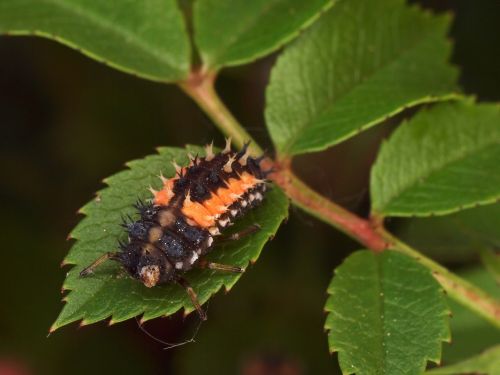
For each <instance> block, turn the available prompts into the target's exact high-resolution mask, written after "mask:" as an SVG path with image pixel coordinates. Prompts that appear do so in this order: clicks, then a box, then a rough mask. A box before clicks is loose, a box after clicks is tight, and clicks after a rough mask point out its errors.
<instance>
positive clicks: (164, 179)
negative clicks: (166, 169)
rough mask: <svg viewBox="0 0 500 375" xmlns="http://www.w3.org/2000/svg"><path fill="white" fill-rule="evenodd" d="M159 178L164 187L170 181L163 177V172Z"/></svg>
mask: <svg viewBox="0 0 500 375" xmlns="http://www.w3.org/2000/svg"><path fill="white" fill-rule="evenodd" d="M158 177H159V178H160V180H161V182H162V184H163V185H165V183H166V182H167V181H168V178H165V176H163V173H161V171H160V175H159V176H158Z"/></svg>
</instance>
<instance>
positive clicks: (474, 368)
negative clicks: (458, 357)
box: [426, 345, 500, 375]
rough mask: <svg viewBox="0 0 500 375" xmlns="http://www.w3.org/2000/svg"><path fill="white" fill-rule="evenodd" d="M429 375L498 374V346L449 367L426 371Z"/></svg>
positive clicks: (499, 371)
mask: <svg viewBox="0 0 500 375" xmlns="http://www.w3.org/2000/svg"><path fill="white" fill-rule="evenodd" d="M426 374H429V375H450V374H490V375H495V374H496V375H498V374H500V345H497V346H494V347H493V348H490V349H488V350H486V351H484V352H483V353H481V354H479V355H477V356H474V357H472V358H469V359H466V360H465V361H462V362H459V363H457V364H454V365H451V366H445V367H440V368H436V369H433V370H430V371H427V372H426Z"/></svg>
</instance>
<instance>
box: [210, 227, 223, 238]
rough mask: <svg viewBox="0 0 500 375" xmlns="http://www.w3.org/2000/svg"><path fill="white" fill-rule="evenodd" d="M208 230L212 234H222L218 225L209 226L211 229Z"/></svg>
mask: <svg viewBox="0 0 500 375" xmlns="http://www.w3.org/2000/svg"><path fill="white" fill-rule="evenodd" d="M208 232H209V233H210V234H211V235H212V236H218V235H219V234H220V231H219V228H217V227H212V228H209V229H208Z"/></svg>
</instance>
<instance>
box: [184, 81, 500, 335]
mask: <svg viewBox="0 0 500 375" xmlns="http://www.w3.org/2000/svg"><path fill="white" fill-rule="evenodd" d="M214 81H215V74H211V73H203V72H193V73H192V74H191V76H190V77H189V79H188V80H186V81H185V82H183V83H181V84H180V87H181V88H182V89H183V90H184V91H185V92H186V93H187V94H188V95H189V96H190V97H191V98H193V100H194V101H195V102H196V103H198V105H199V106H200V107H201V108H202V109H203V110H204V111H205V113H206V114H207V115H208V116H209V117H210V118H211V119H212V120H213V122H214V123H215V125H216V126H217V127H218V128H219V129H220V130H221V131H222V132H223V133H224V134H225V135H226V136H229V137H232V139H233V143H234V144H235V145H236V146H237V147H239V148H241V147H242V146H243V143H244V142H246V141H252V143H251V146H250V147H251V152H252V153H253V154H254V155H260V154H262V149H261V148H260V147H259V145H258V144H257V143H255V141H253V140H252V137H251V136H250V135H249V134H248V133H247V132H246V131H245V129H244V128H243V127H242V126H241V125H240V124H239V123H238V121H237V120H236V119H235V118H234V117H233V115H232V114H231V113H230V112H229V110H228V109H227V108H226V106H225V105H224V103H223V102H222V101H221V100H220V98H219V96H218V95H217V92H216V91H215V88H214ZM267 163H272V167H273V169H274V173H273V174H272V175H271V176H270V178H271V179H272V180H273V182H274V183H275V184H276V185H278V186H279V187H280V188H282V189H283V191H284V192H285V193H286V194H287V196H288V197H289V198H290V199H291V200H292V203H293V204H295V205H296V206H298V207H300V208H301V209H303V210H304V211H306V212H308V213H309V214H311V215H313V216H315V217H316V218H318V219H320V220H322V221H324V222H326V223H327V224H330V225H331V226H333V227H335V228H337V229H339V230H341V231H342V232H344V233H346V234H347V235H348V236H350V237H351V238H353V239H355V240H357V241H359V242H360V243H361V244H363V245H364V246H366V247H367V248H368V249H371V250H373V251H377V252H380V251H383V250H385V249H391V250H394V251H399V252H402V253H405V254H407V255H409V256H411V257H413V258H415V259H416V260H417V261H418V262H420V263H421V264H422V265H424V266H426V267H427V268H428V269H429V270H431V271H432V272H433V275H434V277H435V278H436V279H437V280H438V281H439V282H440V284H441V286H442V287H443V289H444V290H445V291H446V292H447V293H448V295H449V296H450V297H451V298H453V299H454V300H456V301H457V302H459V303H461V304H462V305H464V306H465V307H467V308H469V309H470V310H472V311H474V312H475V313H477V314H478V315H480V316H482V317H483V318H485V319H486V320H488V321H489V322H491V323H492V324H493V325H495V326H496V327H498V328H500V303H499V302H498V301H497V300H495V299H494V298H493V297H491V296H489V295H488V294H487V293H485V292H484V291H482V290H481V289H479V288H477V287H475V286H474V285H472V284H470V283H469V282H467V281H466V280H464V279H462V278H460V277H458V276H457V275H455V274H453V273H452V272H450V271H449V270H447V269H446V268H445V267H443V266H441V265H440V264H438V263H436V262H434V261H433V260H431V259H429V258H427V257H425V256H424V255H423V254H421V253H420V252H418V251H417V250H415V249H413V248H412V247H410V246H409V245H407V244H405V243H404V242H402V241H401V240H399V239H398V238H396V237H394V236H393V235H392V234H391V233H389V232H387V231H386V230H385V229H384V227H383V219H382V218H377V217H373V218H371V219H370V220H367V219H363V218H361V217H359V216H357V215H355V214H353V213H352V212H350V211H347V210H346V209H344V208H342V207H340V206H339V205H337V204H335V203H334V202H332V201H330V200H329V199H327V198H325V197H323V196H321V195H320V194H318V193H317V192H315V191H314V190H312V189H311V188H310V187H309V186H307V185H306V184H305V183H304V182H303V181H301V180H300V179H299V178H298V177H297V176H295V175H294V174H293V172H292V170H291V161H290V160H289V159H286V158H285V159H280V160H277V161H274V162H271V161H269V160H268V161H267Z"/></svg>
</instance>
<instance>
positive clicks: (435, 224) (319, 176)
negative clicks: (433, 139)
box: [0, 0, 500, 375]
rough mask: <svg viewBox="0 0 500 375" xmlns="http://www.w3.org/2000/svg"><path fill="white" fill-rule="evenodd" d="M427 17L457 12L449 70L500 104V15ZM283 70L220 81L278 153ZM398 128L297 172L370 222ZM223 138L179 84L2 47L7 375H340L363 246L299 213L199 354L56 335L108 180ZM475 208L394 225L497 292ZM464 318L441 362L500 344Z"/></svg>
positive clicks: (0, 277)
mask: <svg viewBox="0 0 500 375" xmlns="http://www.w3.org/2000/svg"><path fill="white" fill-rule="evenodd" d="M422 3H423V4H424V5H425V6H426V7H432V8H433V9H434V10H435V11H439V12H442V11H451V12H453V13H454V14H455V20H454V23H453V28H452V30H451V33H450V38H451V39H452V40H454V42H455V51H454V54H453V56H452V62H453V63H454V64H456V65H457V66H459V67H460V69H461V84H462V87H463V88H464V90H465V91H466V92H467V93H470V94H475V95H477V97H478V98H479V99H480V100H488V101H498V100H500V90H499V89H498V87H499V85H500V50H499V48H500V47H499V46H500V43H499V35H500V22H499V21H500V19H499V15H500V3H499V2H498V1H496V0H481V1H478V0H476V1H467V0H460V1H430V0H429V1H424V2H422ZM275 58H276V56H275V55H273V56H270V57H267V58H264V59H261V60H259V61H257V62H255V63H253V64H250V65H247V66H244V67H239V68H232V69H226V70H224V71H223V72H222V73H221V75H220V78H219V80H218V82H217V85H218V89H219V91H220V94H221V96H222V97H223V99H224V100H225V101H226V103H227V104H228V106H229V108H230V109H231V110H232V111H233V112H234V114H235V115H236V117H237V118H238V119H239V120H240V121H241V122H242V123H243V124H244V125H245V126H246V127H247V128H248V130H249V131H250V133H251V134H252V135H253V136H254V137H255V138H256V139H257V140H258V141H259V142H260V143H261V144H262V145H263V146H264V147H267V149H268V150H272V147H271V144H270V141H269V137H268V135H267V133H266V130H265V127H264V118H263V108H264V102H265V97H264V93H265V87H266V84H267V81H268V76H269V71H270V69H271V67H272V65H273V63H274V60H275ZM410 114H411V113H405V114H404V116H408V115H410ZM400 120H401V116H400V117H399V118H397V119H393V120H392V121H391V122H390V123H386V124H384V125H382V126H378V127H376V128H374V129H372V130H370V131H367V132H365V133H363V134H362V135H361V136H358V137H356V138H355V139H352V140H350V141H347V142H345V143H342V144H341V145H339V146H337V147H334V148H333V149H330V150H328V151H326V152H323V153H320V154H315V155H309V156H301V157H299V158H298V159H297V160H296V163H295V169H296V170H297V173H298V174H299V175H302V176H303V177H304V179H305V180H306V181H308V182H309V183H310V184H311V185H312V186H313V187H314V188H315V189H317V190H318V191H320V192H321V193H323V194H324V195H326V196H328V197H330V198H331V199H333V200H335V201H336V202H338V203H340V204H342V205H343V206H345V207H346V208H348V209H351V210H353V211H356V212H357V213H359V214H361V215H366V213H367V209H368V207H369V202H368V190H367V186H368V176H369V169H370V166H371V164H372V163H373V161H374V158H375V156H376V153H377V150H378V147H379V144H380V142H381V140H382V139H383V138H384V137H387V135H388V134H389V133H390V131H391V130H392V129H393V128H394V126H396V125H397V124H398V123H399V121H400ZM211 140H214V141H215V143H216V144H219V145H221V144H222V141H223V139H222V137H221V135H220V134H219V133H218V132H217V130H216V129H215V127H214V126H213V125H212V124H211V123H210V121H209V120H208V119H207V118H206V117H205V116H204V115H203V113H202V112H201V111H200V110H199V109H198V108H197V107H196V106H195V105H194V103H192V102H191V101H190V99H188V98H187V97H186V96H184V95H183V94H182V93H181V91H180V90H179V89H177V88H176V87H175V86H172V85H169V86H165V85H160V84H157V83H153V82H148V81H144V80H141V79H138V78H135V77H133V76H129V75H126V74H124V73H120V72H117V71H115V70H112V69H110V68H108V67H106V66H104V65H101V64H99V63H97V62H94V61H92V60H90V59H88V58H86V57H84V56H82V55H80V54H78V53H77V52H75V51H72V50H70V49H68V48H66V47H63V46H61V45H58V44H57V43H55V42H52V41H48V40H43V39H36V38H28V37H22V38H12V37H0V166H1V174H0V207H1V215H0V236H1V237H0V238H1V249H0V254H1V255H0V259H1V272H0V374H1V375H5V374H63V373H67V372H69V371H71V373H73V374H86V373H105V372H109V371H111V373H120V374H138V373H144V374H172V373H175V374H206V373H218V374H245V375H247V374H286V375H289V374H323V373H330V374H334V373H339V370H338V365H337V361H336V358H335V355H333V356H332V355H330V354H329V353H328V346H327V339H326V335H325V333H324V332H323V323H324V320H325V314H324V312H323V305H324V303H325V300H326V287H327V285H328V283H329V281H330V278H331V275H332V270H333V268H334V267H336V266H338V265H339V264H340V263H341V262H342V260H343V259H344V258H345V257H346V256H347V255H348V254H349V253H350V252H351V251H353V250H356V249H358V248H359V245H358V244H356V243H355V242H353V241H351V240H350V239H348V238H347V237H345V236H344V235H342V234H340V233H339V232H337V231H335V230H333V229H332V228H330V227H328V226H326V225H324V224H323V223H321V222H318V221H316V220H315V219H313V218H311V217H309V216H307V215H306V214H304V213H302V212H299V211H297V210H296V209H295V208H292V209H291V212H290V219H289V221H288V222H287V223H286V224H285V225H283V226H282V228H281V229H280V230H279V232H278V234H277V236H276V238H275V239H274V240H273V241H272V242H270V243H269V244H268V245H267V246H266V248H265V250H264V251H263V254H262V256H261V257H260V259H259V261H258V262H257V263H256V264H255V265H254V266H253V267H251V268H250V269H249V271H248V272H246V273H245V275H244V276H243V277H242V279H241V281H240V282H239V283H238V284H237V285H236V286H235V288H234V289H233V290H232V291H231V292H230V293H229V294H228V295H224V294H223V293H219V294H218V295H216V296H215V297H214V298H213V299H212V300H211V302H210V306H209V312H208V314H209V319H208V321H207V322H205V323H204V324H203V325H202V326H201V328H200V330H199V333H198V335H197V337H196V343H192V344H189V345H185V346H183V347H180V348H177V349H173V350H168V351H165V350H163V348H162V345H161V344H158V343H156V342H155V341H154V340H152V339H151V338H149V337H148V336H147V335H146V334H144V333H143V332H142V331H140V330H139V329H138V327H137V324H136V322H135V321H134V320H131V321H128V322H125V323H122V324H118V325H116V326H112V327H108V326H107V324H106V322H101V323H98V324H95V325H92V326H89V327H85V328H78V325H77V324H73V325H70V326H67V327H64V328H62V329H61V330H59V331H56V332H55V333H54V334H52V335H51V336H50V337H47V333H48V328H49V326H50V325H51V324H52V322H53V321H54V320H55V318H56V316H57V314H58V313H59V311H60V309H61V307H62V302H61V301H60V300H61V298H62V295H61V292H60V287H61V284H62V282H63V279H64V276H65V272H66V271H67V269H66V268H60V267H59V264H60V263H61V261H62V259H63V258H64V256H65V254H66V253H67V251H68V250H69V248H70V246H71V242H69V241H66V236H67V234H68V233H69V231H70V230H71V229H72V228H73V227H74V226H75V224H76V223H77V222H78V221H79V220H80V217H79V216H78V215H77V214H76V211H77V210H78V208H79V207H81V206H82V205H83V204H84V203H85V202H87V201H89V200H90V199H92V197H93V195H94V192H96V191H97V190H99V189H101V188H102V187H103V184H102V183H101V180H102V179H103V178H105V177H106V176H109V175H111V174H114V173H116V172H118V171H120V170H121V169H122V168H123V167H124V166H123V165H124V163H125V162H126V161H129V160H131V159H135V158H142V157H144V156H145V155H147V154H151V153H154V148H155V147H156V146H165V145H168V146H179V147H182V146H183V145H184V144H186V143H192V144H204V143H206V142H210V141H211ZM488 209H492V210H496V212H499V211H498V207H497V208H495V207H493V208H488ZM474 210H475V209H473V210H469V212H464V213H462V214H458V215H454V216H453V217H451V218H450V217H448V218H446V220H441V219H426V220H404V221H403V220H392V221H391V222H390V223H389V225H390V226H391V227H392V228H393V229H394V230H395V231H396V232H398V233H400V234H401V235H402V236H404V238H405V239H407V240H408V241H410V242H413V243H416V244H417V245H418V246H420V247H421V248H423V249H427V251H428V252H430V253H431V255H432V256H434V257H435V258H436V259H439V260H441V261H444V262H445V263H446V264H447V265H448V266H449V267H452V268H454V269H455V270H457V271H458V272H463V273H464V274H466V275H467V277H469V278H471V279H472V280H474V281H475V282H477V283H478V284H480V285H483V286H484V287H486V288H488V289H490V290H493V291H494V290H495V289H497V288H496V285H495V283H494V281H493V280H491V279H489V278H488V276H487V275H485V274H484V273H483V272H481V271H480V270H478V269H476V268H475V267H476V266H475V264H477V256H476V254H475V252H474V249H475V246H474V243H475V242H476V241H472V240H471V241H469V240H470V237H469V236H468V235H465V234H463V233H459V234H460V236H461V237H459V239H458V240H455V242H453V241H451V239H453V238H456V235H457V228H458V225H459V224H457V223H462V224H463V223H468V222H469V223H470V222H472V223H476V224H477V221H476V220H475V219H474V215H482V214H484V213H481V212H479V211H474ZM483 217H484V215H483ZM471 218H472V219H471ZM433 220H434V221H433ZM464 225H465V224H464ZM485 225H486V227H484V226H482V225H481V228H479V229H478V230H481V231H483V232H484V233H481V236H482V237H483V238H486V239H487V240H489V241H491V240H493V241H497V242H496V243H495V245H496V246H498V245H499V243H498V241H499V239H498V238H496V239H495V238H493V239H492V238H491V233H496V232H498V229H497V228H496V229H495V228H490V229H488V228H487V224H485ZM439 226H442V227H439ZM431 228H433V230H431ZM438 228H442V230H441V229H439V230H438ZM458 232H460V231H458ZM476 234H477V233H476ZM497 236H498V233H497ZM462 237H463V238H462ZM475 238H476V239H477V238H478V237H477V236H476V237H475ZM499 247H500V246H499ZM497 292H498V290H497ZM452 309H453V311H454V317H453V319H452V320H453V322H457V321H462V322H464V324H462V325H461V328H460V329H457V330H455V331H454V332H453V333H454V341H453V344H452V345H448V344H444V345H445V349H444V353H445V356H444V363H452V362H454V361H457V360H459V359H461V358H463V356H464V355H466V354H473V353H477V352H479V351H480V350H482V349H483V348H484V347H486V346H488V345H490V344H492V343H494V342H498V340H500V337H499V336H498V335H496V334H495V333H494V332H492V331H491V330H490V329H489V327H488V325H487V324H486V323H484V322H482V321H481V320H480V319H478V318H475V317H473V316H472V315H470V314H469V313H468V312H467V311H465V310H462V309H460V308H459V307H457V306H455V305H452ZM453 324H455V323H453ZM196 325H197V318H196V316H192V317H188V318H187V319H185V320H184V319H182V316H174V317H171V318H163V319H157V320H156V321H153V322H151V323H148V324H146V328H147V329H148V331H150V332H151V333H153V334H154V335H156V336H158V337H160V338H162V339H164V340H167V341H179V340H183V339H185V338H189V337H190V336H191V335H192V333H193V331H194V330H195V328H196Z"/></svg>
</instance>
